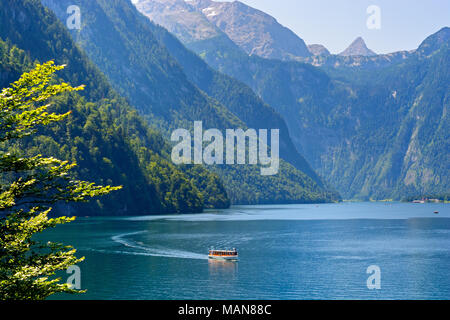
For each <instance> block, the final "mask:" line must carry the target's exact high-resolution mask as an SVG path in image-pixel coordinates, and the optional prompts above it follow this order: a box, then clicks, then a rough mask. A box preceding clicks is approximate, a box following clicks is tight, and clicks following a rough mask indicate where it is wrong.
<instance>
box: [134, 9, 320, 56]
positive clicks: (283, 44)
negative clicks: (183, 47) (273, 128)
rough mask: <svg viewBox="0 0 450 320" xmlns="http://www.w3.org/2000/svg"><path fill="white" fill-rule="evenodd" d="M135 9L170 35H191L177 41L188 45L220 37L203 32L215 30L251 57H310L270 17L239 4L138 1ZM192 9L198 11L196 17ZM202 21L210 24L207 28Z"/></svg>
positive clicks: (301, 44)
mask: <svg viewBox="0 0 450 320" xmlns="http://www.w3.org/2000/svg"><path fill="white" fill-rule="evenodd" d="M136 6H137V8H138V9H139V10H140V11H141V12H142V13H143V14H145V15H146V16H148V17H149V18H150V19H152V20H153V21H154V22H155V23H158V24H161V25H163V26H165V27H166V28H167V29H168V30H169V31H170V32H173V33H175V34H178V35H179V33H180V32H178V30H180V31H181V30H182V31H181V32H182V33H188V34H190V35H192V34H193V33H194V34H195V36H191V37H190V41H189V40H186V36H181V37H180V39H181V40H182V41H184V42H187V43H191V42H194V40H195V41H198V40H205V39H211V38H214V37H216V36H219V34H218V33H217V32H208V33H207V32H204V30H208V31H212V29H213V26H214V27H217V28H218V29H220V30H221V31H222V32H223V33H225V34H226V35H227V36H228V37H229V38H230V39H231V40H232V41H233V42H234V43H236V44H237V45H238V46H239V47H240V48H242V49H243V50H244V51H245V52H246V53H247V54H250V55H258V56H261V57H264V58H270V59H282V60H290V59H292V58H295V57H308V56H310V55H311V54H310V52H309V50H308V48H307V47H306V44H305V42H304V41H303V40H302V39H300V38H299V37H298V36H297V35H296V34H295V33H294V32H292V31H291V30H289V29H288V28H286V27H284V26H282V25H281V24H279V23H278V21H277V20H276V19H274V18H273V17H271V16H270V15H268V14H266V13H264V12H262V11H260V10H257V9H254V8H252V7H250V6H247V5H245V4H244V3H242V2H239V1H233V2H216V1H208V0H194V1H184V0H157V1H152V0H141V1H139V2H138V3H137V5H136ZM162 8H164V9H162ZM193 9H196V10H197V13H196V14H195V13H193ZM199 14H201V16H199ZM205 19H206V20H207V21H209V22H210V23H211V24H210V25H206V24H205ZM193 26H195V27H194V28H193ZM180 27H181V28H180ZM194 29H195V32H193V31H194Z"/></svg>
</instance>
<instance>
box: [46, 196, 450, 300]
mask: <svg viewBox="0 0 450 320" xmlns="http://www.w3.org/2000/svg"><path fill="white" fill-rule="evenodd" d="M435 211H439V214H434V212H435ZM81 215H82V214H81ZM81 215H80V216H81ZM45 238H47V239H49V240H52V241H60V242H63V243H64V244H70V245H73V246H74V247H76V248H77V249H78V256H85V257H86V260H85V261H84V262H82V263H80V264H79V267H80V268H81V286H82V288H83V289H87V290H88V291H87V293H86V294H81V295H75V296H72V295H58V296H54V297H53V298H54V299H55V298H56V299H170V300H172V299H200V300H203V299H263V300H265V299H295V300H297V299H449V298H450V277H449V275H448V272H449V271H448V270H449V267H450V205H448V204H411V203H349V202H348V203H340V204H320V205H313V204H308V205H273V206H236V207H232V208H231V209H228V210H210V211H207V212H206V213H204V214H198V215H166V216H142V217H123V218H81V217H80V218H78V219H77V221H75V222H73V223H70V224H68V225H64V226H60V227H58V228H56V229H54V230H51V231H49V232H46V233H45ZM210 247H215V248H217V249H221V248H237V249H238V251H239V257H240V261H239V262H221V261H210V260H208V257H207V253H208V249H209V248H210ZM369 266H378V267H379V268H380V272H381V273H380V281H381V282H380V285H381V289H379V290H377V289H374V290H369V289H368V287H367V279H368V277H369V276H370V274H367V273H366V271H367V268H368V267H369ZM63 276H64V277H67V276H68V275H66V274H63Z"/></svg>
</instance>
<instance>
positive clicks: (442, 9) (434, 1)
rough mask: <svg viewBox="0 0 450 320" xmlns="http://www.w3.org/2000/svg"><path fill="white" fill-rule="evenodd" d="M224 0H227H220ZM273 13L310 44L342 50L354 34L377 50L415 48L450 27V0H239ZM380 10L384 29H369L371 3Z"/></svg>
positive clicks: (335, 51)
mask: <svg viewBox="0 0 450 320" xmlns="http://www.w3.org/2000/svg"><path fill="white" fill-rule="evenodd" d="M221 1H223V0H221ZM240 1H241V2H244V3H246V4H248V5H250V6H252V7H254V8H257V9H260V10H262V11H265V12H267V13H268V14H270V15H272V16H274V17H275V18H276V19H277V20H278V22H280V23H281V24H282V25H284V26H286V27H288V28H290V29H291V30H292V31H294V32H295V33H297V34H298V35H299V36H300V37H301V38H302V39H303V40H305V42H306V43H307V44H313V43H319V44H323V45H325V46H326V47H327V48H328V50H330V51H331V52H332V53H339V52H341V51H343V50H344V49H345V48H346V47H347V46H348V45H349V44H350V43H351V42H352V41H353V40H354V39H356V37H358V36H362V37H363V38H364V40H365V41H366V43H367V46H368V47H369V48H370V49H372V50H374V51H375V52H377V53H388V52H393V51H399V50H411V49H415V48H417V47H418V46H419V44H420V43H421V42H422V41H423V40H424V39H425V38H426V37H427V36H429V35H431V34H433V33H435V32H436V31H438V30H439V29H441V28H442V27H445V26H447V27H449V26H450V0H240ZM371 5H376V6H378V7H379V8H380V12H381V28H380V29H378V30H377V29H368V28H367V24H366V22H367V20H368V18H369V16H370V15H369V14H367V8H368V7H369V6H371Z"/></svg>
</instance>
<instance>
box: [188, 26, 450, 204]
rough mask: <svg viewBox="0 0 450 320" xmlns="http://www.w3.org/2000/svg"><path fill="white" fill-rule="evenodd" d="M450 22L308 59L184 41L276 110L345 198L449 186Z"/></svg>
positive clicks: (221, 42) (218, 42)
mask: <svg viewBox="0 0 450 320" xmlns="http://www.w3.org/2000/svg"><path fill="white" fill-rule="evenodd" d="M447 30H448V28H444V29H443V30H441V31H440V32H438V33H437V34H435V35H433V36H431V37H430V38H429V39H427V40H425V41H424V43H423V44H422V45H421V46H420V47H419V48H418V50H415V51H412V52H407V51H404V52H398V53H392V54H387V55H377V56H369V57H366V56H336V55H330V56H314V57H312V58H306V59H305V60H303V61H305V62H307V64H306V63H300V62H296V61H290V62H287V61H286V62H283V61H276V60H268V59H263V58H261V57H257V56H248V54H247V53H246V52H244V51H243V50H240V48H238V47H237V46H235V44H234V42H233V41H231V40H229V39H228V40H227V39H225V38H223V35H222V36H220V37H215V38H211V39H204V40H202V41H198V42H197V43H195V44H192V43H185V45H186V46H188V47H189V48H190V49H191V50H193V51H195V52H196V53H197V54H198V55H199V56H200V57H202V58H203V59H204V60H205V61H206V62H207V63H208V64H209V65H210V66H212V67H213V68H215V69H216V70H218V71H220V72H223V73H226V74H227V75H229V76H231V77H234V78H236V79H238V80H240V81H242V82H244V83H246V84H247V85H248V86H249V87H250V88H252V89H253V90H254V91H255V93H256V94H257V95H258V96H260V97H261V98H262V99H263V100H264V102H266V103H267V104H269V105H270V106H271V107H273V108H274V109H275V110H276V111H277V112H278V113H280V114H281V115H282V116H283V118H284V119H285V120H286V123H287V125H288V128H289V131H290V133H291V137H292V139H293V141H294V144H295V146H296V147H297V149H298V150H299V151H300V152H301V154H303V155H304V156H305V157H306V158H307V160H308V161H309V163H311V165H312V167H313V168H314V169H315V170H317V171H318V172H319V174H320V175H321V176H323V177H326V179H327V181H329V182H330V183H331V184H333V185H334V186H336V188H337V189H338V191H339V192H340V193H341V194H342V195H343V196H344V197H345V198H347V199H365V200H367V199H387V198H392V199H401V198H403V197H406V196H408V195H417V194H424V193H430V194H431V193H436V194H439V193H446V192H448V189H449V176H448V172H449V170H448V167H449V159H448V156H447V155H448V151H447V152H444V153H443V152H442V151H441V152H439V151H438V148H441V150H449V146H448V143H447V142H445V141H449V139H448V134H447V133H446V131H445V130H447V131H450V130H449V126H448V123H449V121H448V111H447V109H448V93H447V92H449V90H448V83H449V81H448V78H447V76H446V73H445V71H444V70H448V40H446V39H447V38H446V34H447V32H448V31H447ZM359 42H361V41H359ZM364 47H365V45H364ZM366 53H367V52H366ZM313 62H314V63H316V65H318V66H320V68H318V67H314V66H312V65H311V64H313ZM432 92H434V94H432ZM444 128H445V130H443V129H444Z"/></svg>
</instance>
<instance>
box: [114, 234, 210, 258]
mask: <svg viewBox="0 0 450 320" xmlns="http://www.w3.org/2000/svg"><path fill="white" fill-rule="evenodd" d="M144 233H147V231H139V232H133V233H124V234H119V235H116V236H113V237H111V239H112V240H113V241H114V242H116V243H119V244H121V245H123V246H125V247H128V248H131V249H134V250H136V251H111V253H119V254H129V255H140V256H152V257H165V258H178V259H196V260H208V256H207V255H206V254H199V253H195V252H189V251H184V250H176V249H168V248H162V249H156V248H151V247H149V246H146V245H145V244H143V243H142V242H136V241H133V240H131V239H129V237H131V236H134V235H138V234H144Z"/></svg>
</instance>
